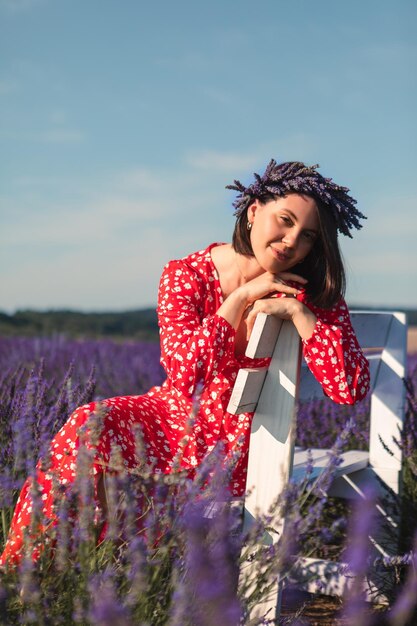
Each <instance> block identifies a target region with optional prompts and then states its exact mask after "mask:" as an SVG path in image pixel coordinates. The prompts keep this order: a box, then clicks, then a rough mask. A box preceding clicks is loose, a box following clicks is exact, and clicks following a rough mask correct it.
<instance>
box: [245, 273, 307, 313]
mask: <svg viewBox="0 0 417 626" xmlns="http://www.w3.org/2000/svg"><path fill="white" fill-rule="evenodd" d="M289 282H296V283H301V284H302V285H305V284H306V283H307V281H306V279H305V278H303V277H302V276H299V275H298V274H292V273H291V272H282V273H281V274H271V272H265V273H264V274H261V275H260V276H257V277H256V278H253V279H252V280H250V281H249V282H247V283H245V284H244V285H242V286H241V287H239V288H238V290H241V291H242V293H244V294H245V299H246V302H247V305H248V306H249V305H251V304H253V303H254V302H255V301H257V300H260V299H261V298H264V297H265V296H268V295H270V294H272V293H274V292H276V293H285V294H286V295H291V296H295V295H297V294H299V293H300V290H299V289H297V288H296V287H291V285H289V284H288V283H289ZM238 290H237V291H238Z"/></svg>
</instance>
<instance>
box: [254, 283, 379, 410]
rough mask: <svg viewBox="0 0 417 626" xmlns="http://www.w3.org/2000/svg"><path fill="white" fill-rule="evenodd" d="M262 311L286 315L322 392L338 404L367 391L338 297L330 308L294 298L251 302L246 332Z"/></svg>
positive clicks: (363, 365)
mask: <svg viewBox="0 0 417 626" xmlns="http://www.w3.org/2000/svg"><path fill="white" fill-rule="evenodd" d="M260 311H263V312H264V313H267V314H270V315H277V316H278V317H280V318H281V319H290V320H291V321H292V322H293V323H294V325H295V327H296V328H297V330H298V333H299V335H300V337H301V339H302V343H303V355H304V358H305V360H306V363H307V365H308V367H309V368H310V370H311V372H312V373H313V375H314V377H315V378H316V379H317V380H318V382H319V383H320V384H321V386H322V388H323V391H324V393H325V394H326V395H327V396H329V397H330V398H331V399H332V400H334V402H337V403H339V404H354V403H355V402H357V401H359V400H363V398H365V396H366V395H367V393H368V391H369V380H370V379H369V364H368V361H367V359H366V358H365V356H364V354H363V353H362V350H361V348H360V346H359V344H358V341H357V339H356V335H355V332H354V330H353V327H352V324H351V321H350V316H349V311H348V308H347V305H346V303H345V302H344V300H343V299H341V300H340V301H339V302H338V303H337V304H336V305H335V306H334V307H333V308H332V309H320V308H319V307H314V306H313V305H311V304H309V303H307V302H306V298H305V294H304V293H300V294H299V295H297V296H296V299H295V298H288V297H285V298H284V297H272V298H266V299H262V300H258V301H257V302H255V303H254V305H253V307H252V310H251V312H250V313H249V315H248V319H247V324H248V333H250V330H251V328H252V326H253V323H254V321H255V317H256V315H257V314H258V313H259V312H260Z"/></svg>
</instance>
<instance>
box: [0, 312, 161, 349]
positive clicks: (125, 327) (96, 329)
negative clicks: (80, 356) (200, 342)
mask: <svg viewBox="0 0 417 626" xmlns="http://www.w3.org/2000/svg"><path fill="white" fill-rule="evenodd" d="M56 334H62V335H65V336H68V337H73V338H81V337H89V338H96V337H111V338H115V339H118V338H120V339H127V338H130V339H139V340H147V341H158V323H157V316H156V310H155V309H141V310H137V311H122V312H108V313H107V312H106V313H82V312H80V311H69V310H63V311H54V310H52V311H32V310H22V311H16V313H14V314H12V315H8V314H7V313H2V312H0V335H3V336H4V335H20V336H26V337H34V336H51V335H56Z"/></svg>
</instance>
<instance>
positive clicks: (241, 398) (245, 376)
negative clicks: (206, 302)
mask: <svg viewBox="0 0 417 626" xmlns="http://www.w3.org/2000/svg"><path fill="white" fill-rule="evenodd" d="M267 371H268V370H267V368H266V367H264V368H259V369H250V368H242V369H240V370H239V372H238V375H237V377H236V380H235V384H234V387H233V391H232V395H231V397H230V400H229V404H228V406H227V411H228V413H232V415H239V413H250V412H252V411H254V410H255V409H256V406H257V404H258V399H259V395H260V393H261V389H262V385H263V384H264V380H265V376H266V373H267Z"/></svg>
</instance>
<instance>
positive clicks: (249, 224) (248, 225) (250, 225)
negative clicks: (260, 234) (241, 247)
mask: <svg viewBox="0 0 417 626" xmlns="http://www.w3.org/2000/svg"><path fill="white" fill-rule="evenodd" d="M246 228H247V229H248V230H250V229H251V228H252V224H251V223H250V222H248V223H247V224H246Z"/></svg>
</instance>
